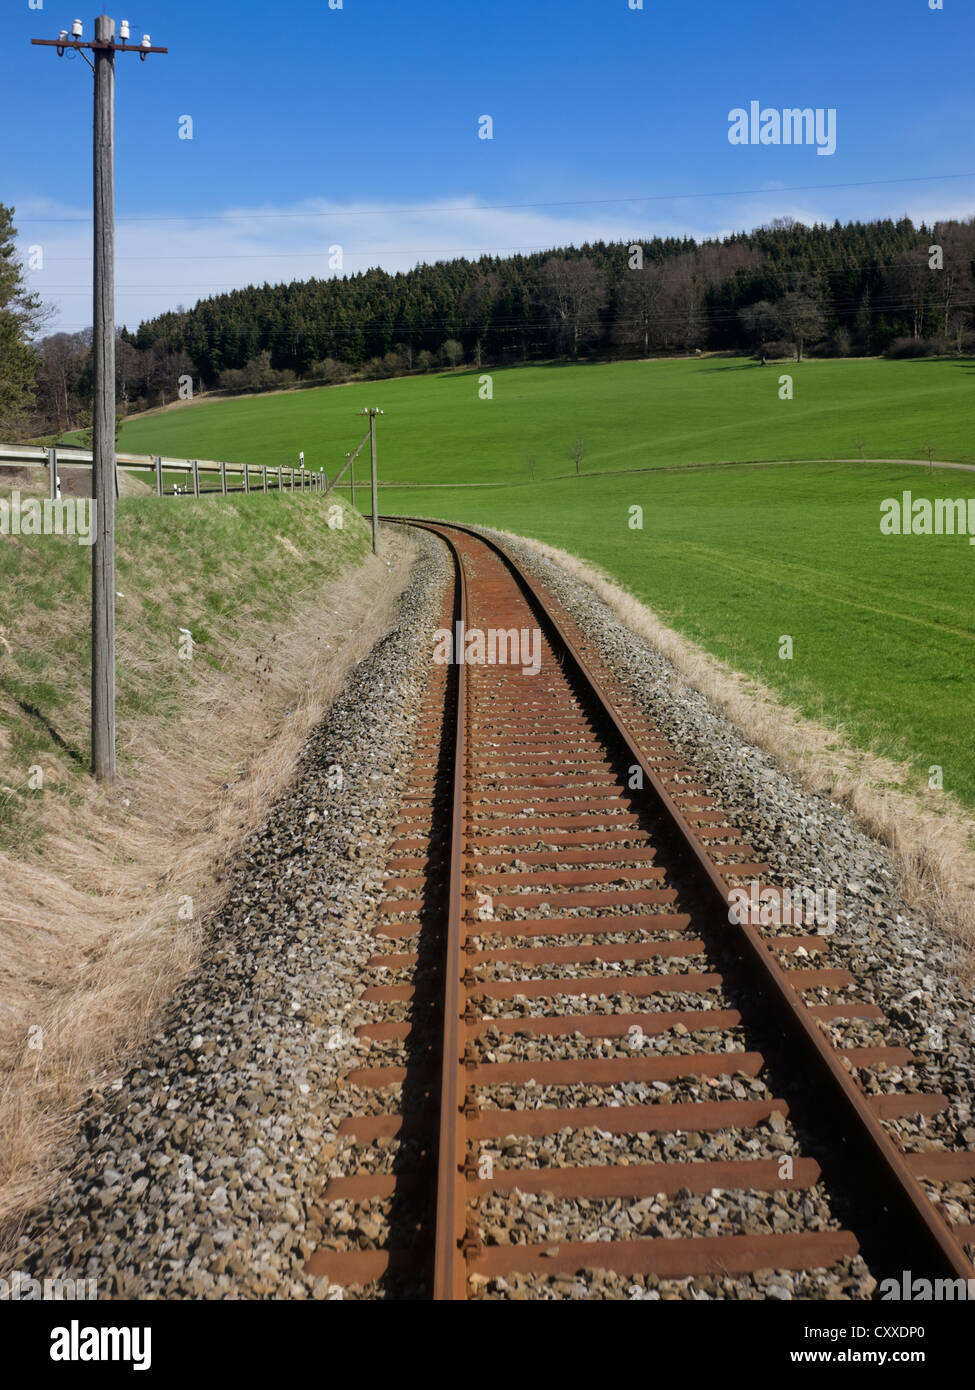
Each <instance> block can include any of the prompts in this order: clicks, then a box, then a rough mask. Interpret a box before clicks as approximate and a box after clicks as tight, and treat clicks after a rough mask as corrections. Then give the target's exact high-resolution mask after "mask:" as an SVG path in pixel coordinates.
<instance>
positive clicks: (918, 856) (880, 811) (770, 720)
mask: <svg viewBox="0 0 975 1390" xmlns="http://www.w3.org/2000/svg"><path fill="white" fill-rule="evenodd" d="M508 534H510V533H508ZM513 538H514V537H513ZM517 539H518V540H521V541H523V542H524V543H525V544H526V545H529V546H530V547H531V548H532V549H533V550H535V551H537V552H538V553H539V554H540V555H544V556H545V557H546V558H548V559H550V560H554V561H555V562H556V563H557V564H559V565H561V566H562V567H563V568H564V569H566V570H567V571H568V572H569V573H570V574H571V575H573V576H575V577H576V578H577V579H581V580H583V581H584V582H585V583H586V584H588V585H590V587H591V588H592V589H593V590H594V591H595V592H596V593H597V594H598V596H599V597H600V598H601V599H602V600H603V602H604V603H606V604H607V605H608V607H609V608H611V609H612V611H613V612H614V613H615V614H616V616H617V617H618V618H619V619H620V621H621V622H623V623H624V624H625V625H626V626H627V627H628V628H630V629H631V631H633V632H635V633H637V634H638V635H639V636H641V637H645V638H646V639H647V640H648V641H650V642H651V643H652V644H653V645H654V646H655V647H656V648H657V649H658V650H659V651H661V652H662V653H663V654H664V656H666V657H667V658H668V659H669V660H670V661H672V662H673V664H674V666H675V667H676V668H677V670H678V671H679V672H680V675H681V677H682V678H683V679H684V680H685V681H686V682H687V684H688V685H690V686H693V688H694V689H696V690H699V691H701V692H702V693H703V694H704V695H707V696H708V698H709V699H710V700H711V701H712V702H713V703H714V704H715V705H717V706H718V707H719V708H720V709H721V710H722V711H723V713H724V714H725V715H726V716H727V717H728V718H729V719H730V720H731V722H732V723H733V724H735V725H736V726H737V727H738V728H739V729H740V730H741V732H742V733H743V734H744V736H745V737H746V738H747V739H748V740H749V742H751V743H753V744H755V745H756V746H758V747H759V748H763V749H764V750H765V751H766V752H767V753H770V754H771V755H772V756H773V757H774V758H776V759H777V761H778V762H779V763H780V764H781V765H782V766H783V767H784V768H786V769H787V770H788V771H789V772H790V773H792V774H793V775H794V776H795V777H796V778H797V780H798V781H799V782H801V783H802V785H803V786H805V787H807V788H808V789H809V790H811V791H817V792H819V791H822V792H826V793H827V794H828V795H829V796H830V797H832V799H833V800H834V801H836V802H837V803H839V804H840V805H841V806H843V807H845V808H846V809H847V810H848V811H849V812H850V814H851V815H852V817H853V819H854V820H855V822H856V823H857V824H858V825H859V826H860V827H861V829H863V830H865V831H866V832H867V833H868V834H870V835H873V836H874V837H875V838H876V839H878V840H880V841H882V842H883V843H884V844H885V845H887V846H888V848H889V849H890V851H891V854H892V857H893V861H894V864H895V866H896V869H897V873H898V887H899V889H900V892H901V894H902V895H903V897H904V899H905V901H906V902H907V903H909V904H910V905H911V906H912V907H915V908H917V909H918V910H919V911H921V912H923V913H924V914H925V915H926V916H928V917H929V918H931V919H932V920H933V921H936V922H938V923H939V924H940V925H941V926H943V927H944V928H945V929H946V930H947V932H948V933H949V934H950V935H951V936H952V937H953V939H954V940H955V941H956V942H957V943H958V944H959V945H960V947H961V953H960V960H959V964H960V969H961V974H962V975H963V977H964V978H965V979H966V980H968V981H971V980H972V979H975V852H973V846H975V820H973V819H972V817H971V815H970V814H969V813H968V811H966V809H965V808H964V807H963V806H961V805H960V804H959V803H958V802H957V801H956V800H954V798H952V797H951V796H949V795H948V794H946V793H945V792H940V791H927V790H926V789H924V790H915V789H914V787H913V786H912V782H914V781H916V778H913V776H912V773H911V771H910V769H909V768H908V767H906V766H904V765H902V764H898V763H894V762H891V761H889V760H888V759H885V758H880V757H876V756H875V755H873V754H871V753H866V752H863V751H862V750H860V749H854V748H848V747H845V746H843V745H842V743H841V742H840V740H839V738H838V735H837V733H836V731H835V730H831V729H827V728H825V727H824V726H823V725H821V724H818V723H816V722H815V721H813V720H809V719H804V718H803V717H802V716H801V715H800V714H799V713H798V712H797V711H796V710H795V709H793V708H791V707H790V706H788V705H786V704H784V703H783V702H782V701H781V700H780V699H779V698H778V696H777V695H776V694H775V693H774V692H773V691H771V690H769V689H768V687H767V686H765V685H764V684H763V683H762V682H761V681H758V680H754V679H752V678H751V677H748V676H743V675H742V674H741V673H740V672H738V671H735V670H733V669H732V668H731V667H729V666H727V665H726V664H725V663H724V662H722V661H719V660H718V659H717V658H716V657H713V656H711V655H710V653H708V652H706V651H704V650H703V649H702V648H701V647H698V646H696V645H695V644H694V643H693V642H690V641H688V640H687V638H686V637H682V636H681V634H680V633H678V632H675V631H674V630H673V629H672V628H669V627H667V626H666V625H665V624H664V623H662V622H661V621H660V619H659V618H658V617H657V616H656V615H655V614H654V613H653V612H652V611H651V610H650V609H649V608H647V607H646V606H645V605H644V604H642V603H641V602H640V601H639V600H638V599H636V598H635V597H634V596H633V595H632V594H631V593H629V592H627V590H625V589H623V588H621V587H620V586H619V585H618V584H616V583H614V582H613V580H612V579H611V578H609V576H608V575H606V574H605V573H603V572H602V571H600V570H599V569H597V568H595V567H594V566H591V565H587V564H585V563H584V562H583V561H581V560H579V559H577V558H576V556H574V555H570V554H568V553H567V552H566V551H564V550H558V549H556V548H555V547H554V546H550V545H546V544H545V543H543V542H542V541H537V540H533V539H531V538H529V537H524V536H519V537H517Z"/></svg>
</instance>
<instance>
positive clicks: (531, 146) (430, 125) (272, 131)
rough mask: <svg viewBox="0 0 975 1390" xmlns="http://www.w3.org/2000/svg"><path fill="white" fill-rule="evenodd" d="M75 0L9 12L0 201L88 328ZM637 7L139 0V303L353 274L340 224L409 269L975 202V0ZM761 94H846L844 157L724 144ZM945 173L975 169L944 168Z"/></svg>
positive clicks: (162, 303)
mask: <svg viewBox="0 0 975 1390" xmlns="http://www.w3.org/2000/svg"><path fill="white" fill-rule="evenodd" d="M37 2H38V0H34V3H35V4H36V3H37ZM72 2H73V0H43V5H42V8H40V9H32V8H31V7H30V4H29V0H3V13H2V17H0V40H2V45H0V52H2V54H3V58H2V63H3V69H2V76H3V87H4V91H5V94H6V98H7V99H6V101H5V103H4V107H5V110H6V111H7V112H8V113H9V112H17V113H19V114H18V120H17V124H16V129H15V130H13V131H11V130H10V128H9V126H8V130H7V134H6V138H5V139H4V141H3V146H2V153H0V201H3V202H6V203H8V204H13V205H14V206H15V208H16V209H17V222H18V226H19V229H20V234H21V235H20V243H21V248H22V251H23V253H24V254H25V257H26V254H27V250H28V247H30V246H40V247H41V248H42V251H43V257H44V264H43V269H40V270H38V271H36V272H34V273H33V274H32V276H31V280H32V283H33V285H34V287H35V288H37V289H38V290H39V291H40V292H41V293H42V295H43V296H44V297H45V299H47V300H49V301H50V302H52V303H54V304H55V305H56V306H57V308H58V314H59V318H58V320H57V326H59V327H64V328H67V329H71V330H73V329H76V328H80V327H83V326H84V325H86V324H87V323H88V322H89V321H90V310H89V304H88V296H89V293H90V292H89V289H88V285H89V282H90V280H89V277H90V231H89V228H88V224H87V218H88V216H89V213H90V199H91V192H90V178H91V173H90V120H91V114H90V113H91V74H90V73H89V71H88V69H87V68H86V67H85V65H84V63H83V61H82V60H81V58H80V56H78V55H75V56H74V57H71V56H70V55H69V56H67V57H65V58H63V59H58V58H57V57H56V56H55V53H54V51H53V50H51V49H33V48H31V47H30V46H29V42H28V41H29V39H30V38H31V37H54V36H55V35H56V34H57V31H58V30H59V29H60V28H61V27H63V26H68V27H70V22H71V20H72V19H73V18H74V17H75V16H76V15H77V14H79V10H78V9H76V8H69V6H70V5H71V4H72ZM629 3H630V0H521V3H516V0H493V2H492V0H343V6H342V9H341V10H331V9H329V6H328V0H293V2H292V3H291V4H288V5H258V4H256V3H253V0H237V3H233V4H232V3H229V0H209V2H208V3H205V4H191V3H185V2H184V0H180V3H159V0H126V4H127V5H128V4H131V5H132V8H131V9H127V10H124V11H123V10H119V11H117V12H116V18H117V19H121V18H122V17H123V16H124V17H128V18H129V20H130V23H131V25H132V31H133V34H134V35H137V36H141V34H142V33H143V32H144V31H148V32H149V33H150V34H151V36H152V40H153V42H154V43H157V44H166V45H168V46H169V48H170V50H171V51H170V54H169V55H168V56H167V57H162V56H159V57H151V58H149V59H148V61H146V62H145V63H141V62H140V61H139V60H138V59H137V58H135V57H132V58H125V57H120V58H119V59H118V61H117V69H118V93H117V122H118V143H117V151H116V154H117V212H118V217H119V223H118V247H117V251H118V257H119V259H118V265H117V272H118V273H117V279H118V303H117V312H118V317H119V319H120V321H123V322H127V323H128V324H129V325H130V326H133V327H134V326H135V325H136V323H137V322H138V320H139V319H140V318H143V317H146V316H148V315H150V314H153V313H156V312H160V311H162V310H163V309H166V308H171V307H174V306H175V305H177V304H179V303H184V304H191V303H193V302H195V301H196V300H197V299H198V298H201V297H203V296H205V295H206V294H207V293H210V292H212V291H219V290H221V289H225V288H230V287H232V286H234V285H243V284H248V283H252V282H254V281H258V282H262V281H264V280H268V281H271V282H276V281H280V280H291V279H301V278H305V277H306V276H308V275H312V274H318V275H327V274H331V273H335V272H334V271H330V270H329V268H328V248H329V247H330V246H331V245H334V244H337V245H341V247H342V249H343V266H344V269H345V270H346V271H350V270H352V271H354V270H360V269H365V268H367V267H368V266H369V265H377V264H378V265H383V266H385V267H387V268H388V269H391V270H394V269H405V268H406V267H408V266H409V265H413V264H416V263H417V262H418V261H424V260H425V261H433V260H438V259H443V258H446V257H449V256H452V255H459V254H467V255H474V254H478V253H479V252H481V251H484V250H489V251H499V252H506V251H514V250H531V249H535V248H539V247H546V246H551V245H556V244H560V243H566V242H576V243H578V242H579V241H581V240H584V239H585V238H587V237H613V238H620V237H625V238H628V239H629V238H634V239H635V238H639V237H641V236H643V237H646V236H650V235H653V234H654V233H658V232H659V233H662V234H678V235H680V234H684V233H686V234H689V235H694V236H707V235H721V234H724V233H726V232H728V231H731V230H737V229H741V228H750V227H752V226H755V225H758V224H759V223H761V222H764V221H768V220H770V219H771V218H772V217H774V216H780V215H791V216H794V217H798V218H801V219H802V220H804V221H813V220H829V221H832V219H833V218H834V217H839V218H840V219H841V220H846V219H849V218H857V217H858V218H864V219H865V218H871V217H877V216H895V217H896V216H899V215H902V214H905V213H906V214H908V215H911V216H913V217H914V218H915V219H920V218H925V219H927V220H929V221H934V220H936V219H937V218H939V217H947V216H970V215H972V214H973V213H975V150H973V149H972V140H971V134H970V132H972V131H973V130H975V95H973V86H975V84H973V82H972V78H971V62H972V54H973V53H975V5H973V4H972V3H971V0H944V8H943V10H941V11H932V10H931V9H930V7H929V0H815V3H804V4H800V3H796V0H789V3H783V0H748V2H745V0H742V2H741V3H738V4H734V3H730V0H701V2H700V3H694V0H674V3H673V4H669V3H666V2H665V0H644V8H643V9H642V10H631V9H630V8H629ZM81 18H82V19H83V22H84V25H85V37H86V38H89V37H91V36H92V35H93V30H94V24H93V11H92V13H90V14H86V13H83V12H82V13H81ZM751 101H758V102H760V103H761V105H762V107H775V108H783V107H813V108H817V107H822V108H835V110H836V131H837V149H836V153H835V154H833V155H831V156H821V155H818V154H817V151H816V149H815V147H810V146H791V147H786V146H783V145H780V146H775V145H755V146H745V147H739V146H734V145H732V144H730V143H729V140H728V129H729V121H728V116H729V111H731V110H732V108H735V107H746V108H747V107H748V105H749V103H750V102H751ZM187 115H188V116H191V117H192V120H193V139H192V140H181V139H179V138H178V129H179V120H180V117H182V116H187ZM483 115H490V116H491V117H492V119H493V122H494V132H493V135H494V138H493V139H492V140H482V139H479V138H478V118H479V117H481V116H483ZM9 119H10V117H9V115H8V117H7V120H9ZM951 174H963V175H966V176H967V177H963V178H953V179H948V178H941V179H939V180H935V179H933V178H930V177H928V176H932V175H951ZM921 179H924V180H925V181H916V182H915V181H912V182H880V181H884V180H890V181H895V180H921ZM832 185H857V186H848V187H833V186H832ZM680 194H685V195H694V196H688V197H678V196H675V195H680ZM719 194H723V195H727V196H717V195H719ZM641 195H644V197H645V198H650V199H652V201H639V199H640V197H641ZM627 200H629V201H627Z"/></svg>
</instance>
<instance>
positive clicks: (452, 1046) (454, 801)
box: [433, 533, 468, 1301]
mask: <svg viewBox="0 0 975 1390" xmlns="http://www.w3.org/2000/svg"><path fill="white" fill-rule="evenodd" d="M441 534H442V533H441ZM450 551H451V554H452V556H453V559H454V567H455V571H456V591H455V592H456V600H455V604H454V633H455V634H456V632H457V622H458V621H461V622H463V623H464V625H465V627H466V625H467V619H468V591H467V575H466V573H465V571H464V561H463V558H462V556H461V555H460V552H459V551H458V550H457V548H456V547H455V546H453V545H451V546H450ZM454 669H455V671H456V672H457V690H456V700H455V711H456V719H457V727H456V730H455V734H454V762H453V769H452V777H451V782H452V787H451V813H450V847H449V860H448V874H449V889H448V893H449V896H448V903H447V941H446V956H445V961H444V1012H443V1049H442V1056H443V1065H442V1071H441V1078H440V1131H439V1140H438V1144H437V1218H436V1231H435V1235H434V1268H433V1297H434V1299H435V1300H436V1301H453V1300H462V1299H465V1298H466V1297H467V1266H466V1262H465V1259H464V1255H463V1251H462V1249H461V1242H462V1239H463V1231H464V1229H465V1213H466V1207H467V1193H466V1179H465V1178H464V1171H463V1170H464V1156H465V1153H466V1149H467V1137H466V1133H465V1130H464V1125H463V1122H462V1118H461V1117H462V1113H463V1106H464V1074H463V1055H462V1054H463V1043H462V1038H463V1028H462V1014H463V1008H462V1005H461V997H462V994H463V989H462V985H461V974H462V964H461V962H462V961H463V957H464V938H465V936H466V931H465V927H464V882H463V880H464V862H465V861H464V810H465V806H464V802H465V796H464V793H465V784H466V766H465V752H466V746H467V667H466V666H464V665H460V664H457V663H455V664H454Z"/></svg>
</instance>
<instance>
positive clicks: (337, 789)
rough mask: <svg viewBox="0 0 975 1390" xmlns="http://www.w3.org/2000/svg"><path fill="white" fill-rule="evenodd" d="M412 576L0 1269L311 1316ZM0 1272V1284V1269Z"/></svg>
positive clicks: (414, 685) (443, 574) (409, 724)
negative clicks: (311, 1264) (194, 959)
mask: <svg viewBox="0 0 975 1390" xmlns="http://www.w3.org/2000/svg"><path fill="white" fill-rule="evenodd" d="M419 545H420V552H421V553H420V558H419V559H418V560H417V562H416V564H415V565H414V568H413V572H412V575H411V578H410V582H409V583H408V585H407V587H406V589H405V590H404V592H403V594H402V595H401V596H400V598H399V600H398V605H397V616H396V621H395V626H394V628H393V630H392V631H391V632H390V633H389V634H387V636H386V637H384V638H383V639H382V640H381V641H380V642H378V643H377V645H376V646H375V647H374V648H373V650H372V652H371V653H370V655H369V656H368V657H367V658H366V659H365V660H364V661H363V662H361V663H360V664H359V666H357V667H356V668H355V669H354V670H353V671H352V672H351V674H350V675H349V677H348V679H347V681H346V683H345V685H344V686H343V688H342V690H341V692H340V693H339V695H338V697H337V698H336V700H335V702H334V704H333V706H332V708H331V709H330V711H329V714H328V716H327V718H326V719H325V720H324V722H323V723H322V724H320V725H319V726H318V727H317V728H316V729H315V730H314V731H313V733H312V734H311V736H310V737H309V739H308V740H307V742H306V745H305V748H304V750H303V754H302V758H301V761H300V764H299V767H298V768H297V770H296V778H295V782H294V785H293V787H292V789H291V791H290V792H288V793H287V794H286V795H285V796H284V797H283V798H282V799H281V800H280V801H279V802H278V803H277V804H276V805H275V806H274V808H273V809H272V811H271V812H270V815H269V816H268V818H267V820H266V822H265V823H264V825H262V826H261V827H260V829H258V830H257V831H256V832H255V833H254V834H252V835H251V836H250V838H249V839H248V840H247V842H246V843H245V845H244V849H243V854H242V857H241V860H240V862H239V864H238V866H237V869H236V873H235V874H234V876H233V879H232V882H231V883H230V886H229V891H228V896H227V900H226V903H225V905H224V908H223V910H222V911H221V913H220V914H219V915H218V916H217V918H216V919H215V920H214V921H212V922H211V923H210V924H209V925H208V927H207V945H206V947H205V950H204V956H203V959H202V961H201V963H200V968H199V970H198V972H197V974H196V976H195V978H194V979H193V980H192V981H191V982H189V983H188V984H187V985H186V986H184V987H183V988H182V989H181V990H180V991H179V992H178V994H177V995H176V997H175V998H174V1000H173V1001H172V1004H171V1007H170V1009H169V1011H168V1018H167V1021H166V1023H165V1025H164V1026H163V1027H162V1028H161V1030H160V1032H159V1033H158V1034H157V1036H156V1037H155V1038H154V1039H153V1041H152V1043H151V1044H150V1045H149V1046H148V1047H147V1048H146V1049H145V1050H144V1052H143V1054H142V1055H141V1056H140V1057H139V1058H138V1060H137V1061H136V1063H135V1064H134V1065H132V1066H131V1067H130V1068H129V1069H128V1070H127V1071H126V1072H125V1074H124V1075H122V1076H120V1077H119V1078H118V1079H117V1080H115V1081H113V1082H112V1083H111V1084H110V1085H109V1086H108V1087H107V1088H106V1091H105V1093H104V1094H102V1093H100V1092H94V1093H93V1094H92V1095H91V1096H90V1098H89V1099H88V1101H87V1102H86V1104H85V1106H84V1109H83V1112H82V1115H81V1124H80V1135H79V1141H78V1151H77V1155H76V1161H75V1163H74V1164H73V1165H72V1172H71V1174H70V1176H68V1177H67V1178H65V1179H64V1181H63V1182H62V1183H61V1185H60V1188H59V1189H58V1191H57V1193H56V1195H55V1198H54V1200H53V1202H52V1204H51V1205H50V1207H49V1208H48V1209H47V1210H46V1211H44V1212H42V1213H37V1214H35V1216H34V1217H33V1219H32V1220H31V1221H30V1222H29V1224H28V1225H27V1227H26V1229H25V1230H24V1231H23V1232H22V1233H21V1234H20V1236H19V1237H18V1240H17V1243H16V1248H15V1256H14V1260H13V1261H12V1264H11V1269H12V1270H13V1269H16V1270H20V1271H22V1272H25V1273H29V1274H32V1275H34V1276H35V1277H39V1278H44V1277H48V1278H51V1277H54V1276H55V1275H58V1274H62V1275H67V1276H69V1277H73V1278H76V1279H89V1280H90V1279H94V1280H96V1281H97V1291H98V1297H99V1298H113V1297H115V1298H118V1297H122V1298H166V1299H185V1298H242V1299H252V1298H298V1299H302V1298H308V1297H328V1296H329V1294H328V1290H327V1285H326V1281H324V1280H317V1281H316V1280H313V1279H310V1278H309V1277H308V1276H306V1275H305V1274H304V1273H303V1265H304V1262H305V1259H306V1258H307V1255H308V1254H310V1253H311V1251H312V1250H313V1249H314V1248H315V1247H316V1245H317V1243H318V1237H319V1235H320V1224H319V1223H320V1221H321V1212H320V1211H319V1210H318V1209H317V1208H316V1207H315V1199H316V1196H317V1195H318V1194H319V1193H320V1191H321V1189H322V1187H323V1185H324V1183H325V1181H327V1178H328V1174H329V1167H330V1160H331V1158H332V1157H333V1156H334V1154H335V1152H336V1127H337V1125H338V1123H339V1121H340V1119H341V1117H342V1114H343V1113H345V1109H343V1106H344V1107H346V1108H348V1106H349V1105H350V1104H351V1102H350V1100H349V1097H348V1094H347V1092H346V1091H344V1090H343V1089H341V1088H340V1078H341V1077H342V1076H343V1075H344V1073H346V1072H348V1071H349V1070H350V1069H351V1068H352V1067H353V1066H355V1065H359V1064H361V1062H362V1060H363V1057H364V1055H365V1053H366V1052H367V1051H368V1046H367V1045H366V1044H363V1043H360V1042H359V1041H358V1040H357V1039H355V1038H354V1036H353V1030H354V1028H355V1026H356V1025H357V1024H359V1023H361V1022H363V1021H364V1020H365V1019H366V1018H368V1017H369V1016H370V1015H369V1012H368V1009H367V1007H366V1006H363V1005H361V1004H360V1003H359V1002H358V995H359V994H361V992H362V988H363V985H362V979H363V977H364V973H365V964H366V961H367V959H368V957H369V955H370V954H371V953H372V951H373V950H374V944H373V943H371V942H370V940H369V937H368V934H367V932H366V930H365V929H364V925H365V924H367V919H368V917H369V914H370V912H371V911H373V910H374V909H375V905H376V904H377V903H378V902H379V901H380V899H381V898H382V884H383V872H384V864H385V847H386V844H387V842H388V840H389V837H390V833H391V829H392V825H393V823H394V820H395V816H394V814H393V812H394V810H395V809H396V807H397V806H398V803H399V797H400V792H401V790H402V785H403V782H404V779H405V777H406V775H407V773H408V771H409V767H410V761H411V759H410V754H411V747H412V737H413V728H414V720H415V715H416V711H417V708H418V706H419V703H420V700H421V698H422V695H423V691H424V688H425V683H426V677H427V674H428V671H429V664H428V652H429V639H428V635H429V633H430V631H431V630H432V629H433V628H434V627H435V626H436V624H437V617H438V614H439V610H440V603H441V595H442V593H443V591H444V587H445V584H446V583H447V580H448V578H449V569H448V566H447V561H446V556H445V553H444V551H443V548H442V546H440V545H439V543H438V542H436V541H434V540H433V539H432V538H427V537H425V536H423V535H422V534H420V538H419ZM4 1272H5V1273H6V1271H4Z"/></svg>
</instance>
